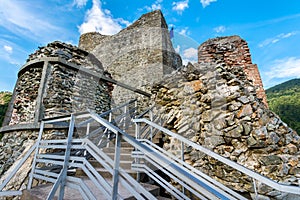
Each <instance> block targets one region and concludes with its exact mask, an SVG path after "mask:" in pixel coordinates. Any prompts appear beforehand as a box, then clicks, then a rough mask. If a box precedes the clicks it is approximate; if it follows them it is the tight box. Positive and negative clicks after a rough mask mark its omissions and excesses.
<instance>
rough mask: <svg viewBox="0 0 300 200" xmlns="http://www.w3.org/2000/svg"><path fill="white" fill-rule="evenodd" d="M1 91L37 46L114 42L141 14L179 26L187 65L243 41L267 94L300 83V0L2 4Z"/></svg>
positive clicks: (10, 0) (21, 0)
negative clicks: (218, 44)
mask: <svg viewBox="0 0 300 200" xmlns="http://www.w3.org/2000/svg"><path fill="white" fill-rule="evenodd" d="M0 5H1V6H0V69H1V73H0V91H3V90H6V91H12V90H13V87H14V85H15V82H16V80H17V73H18V70H19V69H20V67H21V66H22V65H23V64H24V63H25V61H26V58H27V57H28V55H29V54H30V53H32V52H34V51H35V50H36V49H37V48H38V46H43V45H46V44H47V43H49V42H52V41H55V40H60V41H63V42H67V43H71V44H74V45H77V44H78V39H79V36H80V34H81V33H85V32H90V31H98V32H100V33H102V34H115V33H117V32H118V31H120V30H121V29H122V28H125V27H126V26H128V25H129V24H131V23H132V22H134V21H135V20H137V19H138V18H139V17H140V16H141V15H142V14H144V13H146V12H149V11H152V10H155V9H161V10H162V12H163V14H164V16H165V18H166V21H167V23H168V24H169V27H171V26H174V30H175V37H174V41H173V42H174V48H176V50H178V51H179V52H180V54H181V56H182V58H183V60H184V61H185V62H187V61H196V59H197V56H196V53H197V51H196V49H197V47H198V46H199V45H200V44H201V43H203V42H204V41H206V40H208V39H209V38H214V37H217V36H229V35H239V36H241V37H242V38H243V39H245V40H246V41H247V42H248V44H249V47H250V51H251V54H252V61H253V63H256V64H258V67H259V70H260V73H261V76H262V80H263V83H264V86H265V88H269V87H271V86H273V85H276V84H278V83H281V82H283V81H286V80H289V79H292V78H300V2H299V0H288V1H279V0H273V1H271V0H126V1H124V0H122V1H121V0H0Z"/></svg>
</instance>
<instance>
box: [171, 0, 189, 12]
mask: <svg viewBox="0 0 300 200" xmlns="http://www.w3.org/2000/svg"><path fill="white" fill-rule="evenodd" d="M172 5H173V8H172V9H173V10H175V11H177V12H178V13H179V14H181V13H182V12H183V11H184V10H185V9H187V8H188V7H189V0H185V1H179V2H173V3H172Z"/></svg>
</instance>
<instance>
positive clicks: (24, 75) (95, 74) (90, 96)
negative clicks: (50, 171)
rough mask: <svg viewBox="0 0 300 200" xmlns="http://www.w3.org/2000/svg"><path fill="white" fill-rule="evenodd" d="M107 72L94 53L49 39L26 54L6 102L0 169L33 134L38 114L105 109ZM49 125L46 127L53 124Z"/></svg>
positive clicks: (108, 95) (108, 102)
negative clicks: (29, 53) (24, 62)
mask: <svg viewBox="0 0 300 200" xmlns="http://www.w3.org/2000/svg"><path fill="white" fill-rule="evenodd" d="M103 76H104V77H105V76H107V77H110V74H108V73H107V72H105V71H104V69H103V67H102V64H101V62H100V61H99V60H97V58H95V56H93V55H92V54H91V53H88V52H86V51H84V50H82V49H79V48H77V47H75V46H72V45H69V44H65V43H62V42H57V41H56V42H52V43H50V44H48V45H47V46H45V47H40V48H39V50H37V51H36V52H35V53H33V54H31V55H29V58H28V59H27V63H26V64H25V65H24V66H23V67H22V68H21V69H20V71H19V73H18V80H17V83H16V86H15V89H14V93H13V96H12V100H11V102H10V104H9V107H8V110H7V112H6V116H5V119H4V122H3V127H2V128H1V129H0V132H1V133H2V134H4V136H3V138H2V140H1V143H0V154H1V161H0V175H1V174H2V173H3V172H4V171H6V170H7V169H8V168H9V166H11V165H12V164H13V163H14V161H15V160H16V159H17V158H18V157H19V156H20V154H21V153H22V151H23V150H24V149H25V148H26V147H27V146H30V145H31V144H32V142H33V141H34V140H35V139H36V137H37V132H38V130H39V126H40V123H39V122H40V121H41V120H42V119H43V118H50V117H57V116H62V115H67V114H71V113H75V112H82V111H86V110H87V109H89V110H91V111H93V112H96V113H102V112H104V111H107V110H109V109H110V107H111V106H110V105H111V91H112V89H113V87H112V85H111V83H108V82H106V81H103V80H102V79H101V78H100V77H103ZM56 128H57V127H56V126H54V125H53V126H52V127H51V128H49V133H51V132H52V131H55V130H56Z"/></svg>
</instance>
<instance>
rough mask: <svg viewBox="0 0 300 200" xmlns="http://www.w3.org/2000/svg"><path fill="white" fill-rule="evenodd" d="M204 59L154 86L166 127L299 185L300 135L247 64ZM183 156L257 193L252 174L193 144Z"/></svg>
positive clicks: (170, 146) (275, 195) (173, 146)
mask: <svg viewBox="0 0 300 200" xmlns="http://www.w3.org/2000/svg"><path fill="white" fill-rule="evenodd" d="M216 41H217V40H216ZM228 45H231V44H230V43H228ZM220 56H222V54H221V53H220ZM205 62H206V61H205ZM205 62H201V63H199V64H197V63H196V64H188V66H186V67H184V68H183V69H181V70H180V71H178V72H175V73H173V74H172V75H170V76H166V77H165V80H164V81H162V82H160V83H158V84H156V85H155V86H154V87H153V89H152V92H153V96H152V104H153V105H155V110H156V112H157V113H159V114H160V115H161V117H162V118H163V119H164V121H165V126H166V127H167V128H169V129H171V130H172V131H175V132H177V133H178V134H180V135H183V136H184V137H186V138H188V139H190V140H191V141H193V142H195V143H198V144H200V145H203V146H204V147H206V148H208V149H211V150H213V151H214V152H216V153H218V154H220V155H222V156H224V157H226V158H228V159H231V160H233V161H235V162H237V163H239V164H241V165H243V166H245V167H247V168H249V169H252V170H254V171H256V172H258V173H260V174H262V175H264V176H267V177H269V178H271V179H273V180H275V181H279V182H283V183H286V184H291V185H299V180H300V177H299V173H300V155H299V149H300V136H299V135H298V134H297V133H296V132H295V131H293V130H292V129H291V128H289V127H288V126H287V125H286V124H285V123H284V122H283V121H282V120H281V119H280V118H279V117H278V116H277V115H276V114H275V113H274V112H272V111H270V110H269V109H268V108H267V107H266V105H265V104H264V103H263V102H262V101H261V99H259V98H257V93H256V87H255V85H254V84H253V82H252V81H251V80H249V77H248V75H247V73H246V72H245V69H244V66H243V65H230V64H229V62H224V60H223V59H219V60H213V61H212V60H208V62H207V63H205ZM163 141H165V142H164V148H165V149H166V150H168V151H170V152H173V153H174V154H176V155H178V156H180V149H181V144H180V142H178V140H176V138H168V137H165V138H163ZM184 158H185V162H187V163H189V164H191V165H192V166H194V167H196V168H199V169H200V170H201V171H203V172H205V173H206V174H208V175H209V176H211V177H214V178H215V179H216V180H218V181H220V182H221V183H223V184H225V185H227V186H229V187H231V188H233V189H235V190H237V191H240V192H247V193H251V194H252V195H253V193H254V188H253V182H252V179H249V177H247V176H245V175H244V174H242V173H240V172H237V171H235V170H233V169H232V168H230V167H226V166H225V165H224V164H223V163H221V162H219V161H216V160H215V159H213V158H211V157H209V156H205V155H204V154H203V153H200V152H198V151H196V150H193V149H192V148H189V147H186V149H185V155H184ZM258 192H259V194H260V196H259V198H262V199H268V198H271V199H283V198H286V199H294V198H299V197H294V196H287V194H285V193H281V192H278V191H276V192H275V191H273V190H272V189H271V188H269V187H267V186H266V185H264V184H261V183H259V184H258ZM252 197H253V198H254V196H252Z"/></svg>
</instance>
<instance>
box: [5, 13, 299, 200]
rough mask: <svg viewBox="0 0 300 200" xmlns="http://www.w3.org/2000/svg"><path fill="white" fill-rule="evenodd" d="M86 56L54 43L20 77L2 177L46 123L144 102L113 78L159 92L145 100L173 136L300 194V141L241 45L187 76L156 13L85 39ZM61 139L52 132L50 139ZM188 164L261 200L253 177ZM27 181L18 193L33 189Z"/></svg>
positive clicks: (204, 56) (234, 40)
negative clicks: (272, 104) (272, 106)
mask: <svg viewBox="0 0 300 200" xmlns="http://www.w3.org/2000/svg"><path fill="white" fill-rule="evenodd" d="M79 47H80V48H77V47H75V46H72V45H68V44H65V43H61V42H53V43H50V44H48V45H47V46H45V47H41V48H39V50H38V51H36V52H35V53H33V54H31V55H30V56H29V58H28V60H27V63H26V64H25V65H24V66H23V67H22V68H21V69H20V71H19V74H18V81H17V83H16V87H15V90H14V94H13V98H12V101H11V103H10V106H9V109H8V111H7V113H6V117H5V120H4V123H3V124H4V127H2V128H1V129H0V132H1V133H4V137H3V138H2V140H1V142H0V155H1V156H0V158H1V159H0V175H2V174H3V173H4V172H5V171H6V170H7V169H8V168H9V167H10V166H11V165H12V164H13V163H14V162H15V160H16V159H17V158H18V157H19V156H20V155H22V152H23V151H24V149H26V148H28V147H29V146H31V145H32V144H33V143H34V141H35V139H36V137H37V131H38V128H39V121H40V120H41V119H42V118H45V117H55V116H61V115H65V114H70V113H73V112H80V111H85V110H86V109H90V110H93V111H95V112H97V113H101V112H103V111H106V110H108V109H110V107H111V104H112V101H115V103H117V104H118V103H121V102H124V101H127V100H129V99H132V98H136V97H140V96H139V95H138V94H136V93H134V92H130V91H128V90H125V89H124V88H120V87H116V86H115V87H113V86H112V84H111V83H110V82H107V81H104V80H102V79H101V77H103V76H105V77H109V78H113V79H115V80H117V81H120V82H122V83H125V84H128V85H130V86H132V87H136V88H139V89H142V90H144V91H152V94H153V95H152V97H151V100H150V101H149V99H147V98H140V99H141V101H144V102H145V104H150V105H154V106H155V107H154V108H155V112H157V113H159V114H160V116H161V117H162V118H163V119H164V120H165V126H166V127H167V128H169V129H170V130H172V131H174V132H177V133H178V134H181V135H183V136H185V137H186V138H188V139H190V140H191V141H193V142H196V143H198V144H201V145H203V146H205V147H207V148H209V149H211V150H213V151H214V152H216V153H218V154H220V155H222V156H224V157H226V158H229V159H231V160H233V161H235V162H237V163H239V164H241V165H243V166H245V167H248V168H249V169H252V170H255V171H256V172H258V173H260V174H262V175H265V176H268V177H270V178H271V179H273V180H276V181H280V182H284V183H287V184H293V185H299V179H300V175H299V174H300V162H299V160H300V155H299V148H300V137H299V136H298V135H297V133H296V132H295V131H293V130H292V129H290V128H289V127H288V126H287V125H286V124H285V123H284V122H282V121H281V120H280V118H279V117H278V116H277V115H276V114H275V113H273V112H271V111H270V110H268V108H267V101H266V95H265V93H264V90H263V86H262V82H261V78H260V75H259V72H258V68H257V66H256V65H255V64H253V63H252V61H251V55H250V52H249V48H248V45H247V43H246V42H245V41H244V40H243V39H241V38H240V37H238V36H231V37H222V38H215V39H210V40H208V41H207V42H205V43H203V44H202V45H201V46H200V47H199V49H198V63H195V64H191V63H189V64H188V65H187V66H182V63H181V58H180V56H179V55H177V54H176V53H175V51H174V48H173V47H172V43H171V41H170V38H169V32H168V26H167V24H166V21H165V19H164V17H163V16H162V13H161V12H160V11H154V12H151V13H147V14H145V15H143V16H142V17H141V18H140V19H139V20H137V21H136V22H135V23H133V24H132V25H131V26H129V27H128V28H126V29H124V30H122V31H120V32H119V33H118V34H116V35H113V36H104V35H101V34H99V33H86V34H83V35H82V36H81V37H80V42H79ZM55 130H56V129H55V127H50V128H49V127H48V130H47V134H46V137H48V138H51V137H52V136H51V133H52V132H54V131H55ZM163 141H164V144H163V147H164V148H165V149H167V150H168V151H174V152H178V150H179V149H180V147H181V144H178V143H177V142H176V139H175V138H163ZM23 153H24V152H23ZM185 161H186V162H187V163H189V164H191V165H192V166H194V167H197V168H199V169H200V170H202V171H203V172H205V173H207V174H208V175H210V176H212V177H214V178H215V179H216V180H218V181H220V182H222V183H223V184H225V185H227V186H229V187H231V188H233V189H235V190H237V191H239V192H242V193H243V192H245V193H251V194H253V192H254V188H253V186H252V185H253V184H252V180H251V179H249V177H245V176H244V175H243V174H240V173H239V172H236V171H234V170H233V169H231V168H228V167H225V166H223V165H222V164H221V163H219V162H218V161H216V160H214V159H212V158H210V157H207V156H204V155H202V154H201V153H199V152H196V151H191V150H189V149H188V148H187V149H186V151H185ZM29 170H30V165H28V167H27V168H26V169H24V170H23V172H22V173H23V175H21V176H22V177H24V176H25V177H26V174H27V173H28V172H29ZM23 181H24V180H19V181H16V182H15V183H14V184H13V185H11V186H10V188H14V189H19V188H22V187H24V185H22V184H23ZM35 184H37V183H35ZM258 192H259V194H260V195H261V196H260V198H262V199H269V198H271V199H282V198H290V199H292V198H291V197H288V196H285V194H282V193H278V192H275V191H272V190H271V189H270V188H268V187H267V186H265V185H263V184H259V183H258Z"/></svg>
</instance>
